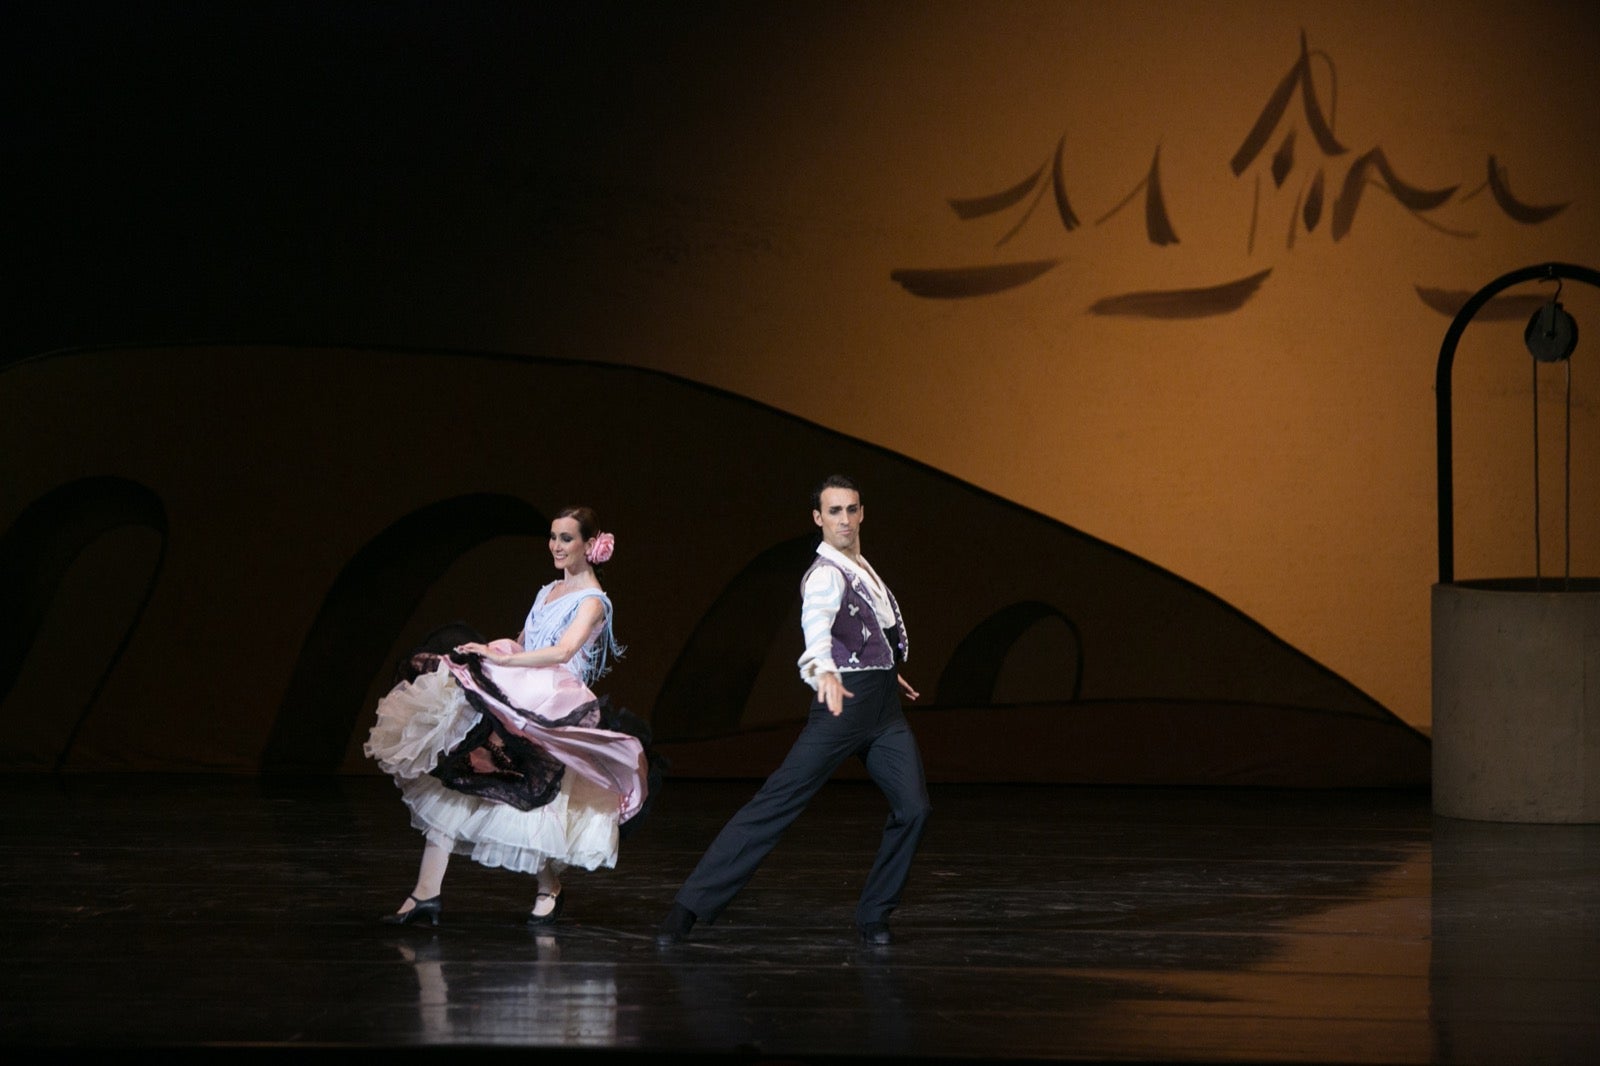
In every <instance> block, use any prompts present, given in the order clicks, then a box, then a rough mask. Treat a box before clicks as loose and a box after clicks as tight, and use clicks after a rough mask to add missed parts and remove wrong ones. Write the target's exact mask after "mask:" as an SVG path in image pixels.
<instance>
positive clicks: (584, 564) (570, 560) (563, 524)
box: [550, 518, 589, 574]
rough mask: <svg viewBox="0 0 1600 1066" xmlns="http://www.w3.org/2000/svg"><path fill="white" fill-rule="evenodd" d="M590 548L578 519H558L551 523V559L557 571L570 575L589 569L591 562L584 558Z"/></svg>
mask: <svg viewBox="0 0 1600 1066" xmlns="http://www.w3.org/2000/svg"><path fill="white" fill-rule="evenodd" d="M588 546H589V542H588V541H586V540H584V539H583V531H582V530H581V529H579V528H578V520H577V519H576V518H558V519H556V520H555V521H554V522H551V523H550V558H551V560H552V561H553V562H554V563H555V564H556V568H557V569H560V570H565V571H567V572H568V573H569V574H575V573H577V572H579V571H580V570H586V569H588V566H589V560H587V559H585V558H584V557H583V552H584V549H585V548H587V547H588Z"/></svg>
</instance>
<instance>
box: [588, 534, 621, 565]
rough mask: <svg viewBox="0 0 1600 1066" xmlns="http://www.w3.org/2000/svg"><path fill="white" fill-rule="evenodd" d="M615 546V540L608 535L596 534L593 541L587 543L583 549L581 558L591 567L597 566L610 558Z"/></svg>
mask: <svg viewBox="0 0 1600 1066" xmlns="http://www.w3.org/2000/svg"><path fill="white" fill-rule="evenodd" d="M616 546H617V538H616V537H613V536H612V535H611V534H610V533H596V534H595V535H594V539H593V540H591V541H589V546H588V547H587V548H585V549H583V557H584V558H585V559H587V560H589V562H590V564H591V565H593V566H599V565H600V564H601V563H603V562H605V561H606V560H607V559H609V558H611V552H612V550H613V549H614V548H616Z"/></svg>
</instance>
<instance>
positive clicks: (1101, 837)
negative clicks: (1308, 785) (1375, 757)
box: [0, 775, 1600, 1064]
mask: <svg viewBox="0 0 1600 1066" xmlns="http://www.w3.org/2000/svg"><path fill="white" fill-rule="evenodd" d="M756 784H757V783H756V782H727V781H716V782H711V781H695V780H678V779H674V780H669V782H668V784H667V787H666V789H665V790H664V791H663V793H662V795H661V797H660V804H659V806H658V807H657V809H656V810H655V811H654V812H653V813H652V814H651V815H650V816H649V820H648V822H647V823H646V824H644V825H643V826H642V827H641V828H640V829H639V831H638V833H636V834H635V835H633V836H632V837H631V838H630V839H629V840H628V841H626V842H625V844H624V847H623V853H622V860H621V863H620V866H619V868H618V869H616V870H612V871H599V872H596V873H583V872H581V871H580V872H575V873H573V874H572V875H571V876H570V877H569V878H568V880H567V891H568V892H569V893H570V895H569V897H568V901H567V905H566V912H565V914H564V915H563V917H562V920H561V921H560V923H559V924H557V925H556V926H555V927H553V928H551V929H547V930H544V931H535V930H531V929H529V928H527V927H526V926H525V925H523V924H522V916H523V914H524V913H525V911H526V908H527V907H528V906H530V905H531V903H532V894H533V882H532V879H531V878H526V877H521V876H518V875H513V874H508V873H505V872H503V871H496V870H485V869H483V868H481V867H477V866H474V865H472V864H471V863H469V862H466V861H464V860H460V859H458V860H457V861H456V863H455V864H454V865H453V866H452V869H451V873H450V877H449V878H448V879H447V881H446V885H445V895H444V901H445V911H444V918H443V923H442V925H441V926H440V927H439V928H438V929H437V930H430V929H421V928H410V927H407V928H393V927H389V926H384V925H381V924H379V923H378V922H377V921H376V920H375V919H376V918H377V916H378V915H379V914H380V913H382V912H384V911H386V910H389V909H392V908H393V907H395V906H396V905H398V904H399V903H400V901H401V900H402V899H403V898H404V897H405V894H406V891H407V890H408V889H409V888H410V885H411V880H412V877H413V875H414V873H415V861H416V859H417V857H418V854H419V852H420V840H419V838H418V837H417V836H416V834H415V833H414V832H413V831H412V830H411V829H410V828H409V826H408V824H407V820H406V815H405V812H404V809H403V807H402V806H401V804H400V802H399V799H398V795H397V793H396V792H395V790H394V787H393V785H392V784H391V783H390V782H389V781H388V779H387V778H381V777H342V778H341V777H332V778H318V779H274V778H250V777H211V776H196V777H165V776H147V775H127V776H96V777H75V776H66V777H54V776H43V775H41V776H23V777H15V778H11V779H10V780H7V781H5V782H4V783H3V784H0V789H3V792H4V799H5V801H6V802H5V803H4V805H3V808H0V811H3V814H0V825H3V830H4V836H3V847H0V877H3V881H4V885H5V895H4V906H3V908H0V974H3V976H0V982H3V984H0V987H3V998H0V1043H3V1045H4V1046H6V1047H8V1048H11V1049H17V1048H25V1049H29V1050H31V1051H32V1052H34V1053H35V1055H36V1056H38V1055H42V1054H46V1053H50V1052H57V1051H59V1052H68V1051H72V1050H74V1049H113V1048H115V1049H123V1048H150V1049H168V1050H173V1051H188V1050H197V1049H215V1048H241V1049H243V1048H253V1049H266V1050H268V1051H274V1050H281V1049H295V1050H299V1051H306V1050H317V1049H332V1050H336V1051H338V1052H340V1053H341V1054H348V1053H350V1052H361V1051H376V1052H380V1053H382V1054H384V1055H385V1056H386V1057H393V1055H394V1053H395V1052H396V1051H399V1050H425V1049H457V1050H461V1049H469V1048H470V1049H474V1050H493V1049H501V1050H505V1051H509V1052H514V1053H517V1054H520V1055H528V1054H529V1053H530V1049H539V1052H538V1054H539V1055H541V1056H542V1059H541V1060H532V1059H530V1060H528V1061H545V1062H549V1061H575V1062H576V1061H610V1060H616V1059H622V1058H627V1059H629V1060H642V1059H643V1058H644V1057H646V1056H647V1055H654V1054H656V1053H660V1052H678V1053H694V1054H697V1055H698V1056H699V1057H700V1058H702V1059H719V1060H723V1061H746V1062H773V1063H779V1062H783V1063H811V1062H815V1063H823V1062H844V1061H850V1060H867V1059H877V1058H894V1057H905V1058H913V1059H917V1060H924V1061H932V1060H949V1061H959V1060H973V1059H985V1060H991V1061H992V1060H1001V1061H1005V1060H1010V1061H1030V1060H1031V1061H1105V1062H1111V1061H1115V1062H1160V1063H1178V1062H1229V1063H1235V1062H1236V1063H1246V1062H1249V1063H1263V1062H1264V1063H1278V1062H1283V1063H1289V1062H1294V1063H1497V1064H1498V1063H1512V1062H1515V1063H1532V1062H1573V1063H1577V1062H1595V1061H1600V827H1596V826H1527V825H1496V824H1486V823H1472V822H1461V821H1453V820H1448V819H1438V818H1435V817H1433V815H1432V814H1431V811H1430V806H1429V800H1428V796H1427V795H1426V794H1425V793H1417V792H1398V793H1396V792H1283V791H1267V790H1247V791H1218V790H1177V789H1143V790H1141V789H1109V788H1092V789H1089V788H1084V789H1075V788H1063V787H1028V786H990V785H984V786H948V785H947V786H942V787H935V788H934V789H933V790H932V795H933V805H934V811H933V818H932V820H931V822H930V824H929V830H928V835H927V837H926V839H925V841H924V845H923V849H922V851H921V853H920V855H919V858H918V861H917V865H916V868H915V872H914V875H913V879H912V883H911V886H910V888H909V889H908V892H907V896H906V899H905V902H904V903H903V905H902V907H901V909H900V911H899V912H898V913H897V914H896V916H895V922H894V928H895V933H896V936H897V942H896V943H895V944H893V945H892V946H890V947H887V948H870V947H866V946H862V945H859V944H857V943H856V942H855V940H854V937H853V932H852V929H851V914H852V909H853V904H854V900H855V893H856V890H857V888H858V886H859V884H860V881H861V879H862V877H863V876H864V875H865V872H866V869H867V866H868V865H869V863H870V861H871V856H872V851H873V849H874V847H875V844H876V837H877V833H878V829H879V827H880V825H881V822H882V819H883V816H884V809H883V805H882V801H881V799H880V797H879V796H878V794H877V793H876V791H875V790H874V789H873V788H872V787H871V786H870V785H867V784H862V783H857V782H843V781H841V782H835V783H833V784H832V785H830V786H829V787H828V789H826V790H825V791H824V792H823V794H822V795H821V796H820V797H819V798H818V800H817V801H816V802H815V803H814V804H813V805H812V807H811V809H810V810H809V811H807V813H806V814H805V815H804V816H803V817H802V818H801V820H800V821H799V822H798V823H797V824H796V825H795V827H794V828H793V829H792V830H791V832H790V833H789V835H788V836H787V837H786V838H785V839H784V841H783V843H782V844H780V846H779V848H778V850H777V851H776V852H774V853H773V855H772V857H771V858H770V859H769V860H768V862H767V864H766V865H765V866H764V867H763V868H762V870H761V872H760V874H759V875H758V876H757V878H756V880H755V881H754V882H753V883H752V884H751V885H750V887H749V888H748V889H747V890H746V891H745V892H744V894H743V895H741V896H740V897H739V898H738V899H737V900H735V902H734V904H733V906H732V907H731V908H730V909H729V911H728V912H727V914H725V915H724V916H723V919H722V920H721V921H720V922H718V923H717V924H716V925H715V926H712V927H705V926H701V927H699V928H697V929H696V930H695V935H694V936H693V938H692V939H691V940H690V941H689V942H688V943H686V944H683V945H681V946H678V947H675V948H671V949H661V948H658V947H657V946H656V944H655V942H654V937H653V932H654V927H655V925H656V923H657V922H658V921H659V920H660V918H661V917H662V915H663V914H664V913H665V911H666V909H667V907H668V905H669V904H670V903H671V901H672V895H673V892H674V890H675V889H676V887H677V885H678V883H679V882H680V881H681V880H682V878H683V877H684V876H685V875H686V874H687V873H688V871H689V869H690V867H691V866H692V865H693V863H694V861H695V860H696V858H697V857H698V855H699V853H700V851H701V849H702V848H703V847H704V846H705V845H706V843H708V842H709V840H710V838H711V837H712V836H713V835H714V833H715V832H716V830H717V828H718V827H719V826H720V825H721V823H722V821H723V820H724V819H725V818H726V817H727V816H728V815H729V814H730V813H732V811H733V810H734V809H735V808H736V807H737V806H738V805H739V804H740V803H742V802H743V800H744V799H745V798H747V797H748V795H749V794H750V793H751V792H752V791H753V789H754V788H755V786H756ZM552 1056H554V1059H552Z"/></svg>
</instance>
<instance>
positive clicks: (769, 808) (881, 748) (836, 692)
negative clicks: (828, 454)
mask: <svg viewBox="0 0 1600 1066" xmlns="http://www.w3.org/2000/svg"><path fill="white" fill-rule="evenodd" d="M865 514H866V509H865V508H864V507H863V506H862V504H861V493H860V492H859V491H858V490H857V488H856V486H855V483H854V482H852V481H851V480H850V479H849V478H847V477H843V476H841V475H838V474H835V475H833V476H832V477H829V478H827V479H826V480H825V481H823V482H822V484H821V485H820V486H818V488H817V490H816V492H814V493H813V494H812V497H811V520H812V521H813V522H815V523H816V524H817V526H818V527H820V528H821V530H822V543H821V544H819V545H818V546H817V557H816V559H815V561H813V562H812V564H811V568H810V569H809V570H807V571H806V573H805V577H804V578H803V579H802V580H801V583H800V587H801V593H802V601H801V605H800V628H801V629H802V630H803V631H804V634H805V641H806V650H805V653H804V654H802V655H801V656H800V663H799V666H800V677H801V679H802V680H803V681H805V682H806V684H808V685H810V686H811V687H812V688H813V689H815V690H816V698H815V699H814V700H813V701H812V703H811V711H810V714H809V716H808V717H807V719H806V724H805V728H804V729H802V730H801V732H800V736H799V737H798V738H796V740H795V742H794V746H793V747H792V748H790V749H789V754H788V756H787V757H786V758H785V759H784V760H783V765H781V766H779V767H778V769H777V770H776V771H775V772H774V773H773V775H772V776H771V777H769V778H767V781H766V784H764V785H762V786H761V789H760V791H759V792H757V793H756V795H755V797H754V798H753V799H751V800H750V802H749V803H747V804H745V805H744V807H742V808H741V809H740V810H739V812H738V813H737V814H735V815H734V816H733V818H732V819H730V820H729V822H728V824H727V825H725V826H724V827H723V828H722V832H720V833H718V834H717V838H716V839H715V840H713V841H712V842H711V846H710V847H709V848H708V849H706V853H705V855H704V856H702V857H701V859H700V863H699V865H698V866H696V867H695V869H694V872H693V873H692V874H690V875H689V879H688V880H687V881H685V882H684V884H683V887H682V888H680V889H679V890H678V895H677V899H676V900H675V902H674V903H673V904H672V909H671V910H670V911H669V912H668V913H667V917H666V920H665V921H663V922H662V923H661V928H660V929H659V930H658V931H657V933H656V943H658V944H661V945H671V944H676V943H678V942H679V941H682V940H683V939H684V938H685V937H687V936H688V935H689V930H690V929H691V928H693V926H694V923H695V922H696V921H697V920H699V919H702V918H703V919H705V921H706V922H708V923H709V922H714V921H716V919H717V916H718V915H719V914H721V913H722V909H723V908H724V907H726V906H727V905H728V903H729V902H730V901H731V900H732V899H733V897H734V896H735V895H737V894H738V893H739V890H740V889H742V888H743V887H744V886H745V884H746V883H747V882H748V881H749V880H750V878H751V877H753V876H754V875H755V872H756V867H757V866H759V865H760V864H761V860H763V859H765V858H766V857H767V853H768V852H770V851H771V850H772V849H773V847H774V846H776V844H777V843H778V838H779V837H780V836H782V835H783V831H784V830H785V829H787V828H789V826H790V824H791V823H793V822H794V820H795V819H796V818H798V817H799V816H800V812H801V811H803V810H805V806H806V804H807V803H808V802H810V800H811V797H812V796H814V795H816V794H817V792H818V790H820V789H821V788H822V786H823V785H824V784H825V783H826V782H827V780H828V779H829V778H830V777H832V776H833V772H834V771H835V770H836V769H838V767H839V764H840V763H842V762H844V761H845V759H847V758H849V757H850V756H852V755H858V756H860V757H861V760H862V761H863V762H864V763H865V764H866V768H867V773H868V775H869V776H870V777H871V778H872V780H873V782H874V783H875V784H877V786H878V787H879V788H880V789H882V790H883V794H884V795H885V796H886V797H887V798H888V800H889V821H888V824H887V825H885V826H884V829H883V842H882V844H881V845H880V846H879V848H878V858H877V861H875V862H874V863H873V865H872V872H871V873H870V874H868V875H867V883H866V885H865V887H864V888H862V890H861V899H860V902H859V903H858V904H857V905H856V929H857V931H858V933H859V934H860V936H861V939H862V940H864V941H866V942H867V943H869V944H887V943H889V942H890V940H891V939H892V938H891V936H890V933H889V912H890V911H892V910H894V908H895V905H896V904H898V903H899V902H900V892H901V890H902V889H903V888H904V887H905V883H906V878H907V876H908V875H909V874H910V872H911V858H912V856H913V855H914V854H915V853H916V850H917V844H918V843H919V842H920V841H921V839H922V830H923V827H924V826H925V825H926V823H927V819H928V790H927V786H926V785H925V783H924V781H923V776H922V756H921V755H920V754H919V753H918V751H917V742H916V740H915V739H914V738H913V737H912V735H911V727H910V726H909V725H907V724H906V718H905V715H904V714H903V713H902V712H901V710H900V694H901V693H902V692H904V693H905V695H906V697H907V698H908V699H913V700H914V699H916V698H917V691H916V690H915V689H913V688H912V687H911V686H910V685H909V684H908V683H907V682H906V680H905V678H903V677H901V676H900V675H899V673H898V669H897V668H898V666H899V664H900V663H901V662H904V661H905V658H906V651H907V648H908V643H907V641H906V629H905V623H904V622H903V621H902V620H901V618H900V606H899V604H898V603H896V602H895V598H894V595H893V594H892V593H891V592H890V591H889V586H887V585H885V584H884V583H883V579H882V578H880V577H879V576H878V573H877V571H875V570H873V568H872V566H871V564H869V563H868V562H867V560H866V559H865V558H863V557H862V555H861V521H862V518H863V517H864V516H865Z"/></svg>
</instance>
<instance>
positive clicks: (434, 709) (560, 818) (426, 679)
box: [362, 663, 620, 873]
mask: <svg viewBox="0 0 1600 1066" xmlns="http://www.w3.org/2000/svg"><path fill="white" fill-rule="evenodd" d="M478 718H479V715H478V712H477V710H476V709H474V708H473V706H472V705H471V704H470V703H468V702H467V698H466V695H465V693H464V692H463V691H462V689H461V686H460V685H459V684H458V683H457V682H456V679H455V677H454V676H453V675H452V674H451V673H450V670H449V668H448V667H447V666H446V665H445V664H444V663H440V665H439V666H438V668H437V669H435V670H434V671H433V672H431V673H427V674H423V675H421V676H420V677H418V678H417V679H416V680H415V681H412V682H409V683H404V684H400V685H397V686H395V688H394V689H392V690H391V691H390V692H389V693H388V695H386V696H384V698H383V699H381V700H379V701H378V720H377V723H376V724H375V725H374V726H373V727H372V731H371V733H370V734H369V735H368V737H367V742H366V744H365V745H363V747H362V750H363V751H364V752H365V753H366V754H367V756H368V757H370V758H372V759H374V760H376V761H377V763H378V765H379V766H380V767H382V768H383V770H384V772H385V773H387V774H389V775H390V776H391V777H393V778H394V780H395V784H396V785H397V786H399V788H400V795H401V797H402V799H404V800H405V804H406V806H407V807H408V808H409V809H410V811H411V824H412V825H413V826H415V827H416V828H417V829H418V830H420V831H421V832H422V833H423V835H424V836H425V837H426V838H427V839H428V841H429V842H430V843H433V844H436V845H438V846H439V847H444V848H450V849H452V850H453V851H454V852H455V853H456V854H460V855H469V856H471V857H472V860H473V861H474V862H476V863H479V864H481V865H484V866H498V867H503V868H505V869H507V870H514V871H517V872H519V873H537V872H538V870H539V869H540V868H541V867H543V866H544V865H545V864H546V863H551V864H553V866H554V869H556V870H558V871H559V870H560V869H562V868H565V867H568V866H577V867H581V868H582V869H585V870H594V869H598V868H600V867H614V866H616V864H617V842H618V823H619V821H620V810H619V807H618V800H617V795H616V793H613V792H609V791H607V790H605V789H603V788H601V787H600V786H598V785H596V784H594V783H593V782H591V781H589V780H588V779H587V778H585V777H584V776H583V775H582V774H580V773H574V772H571V770H570V768H569V771H568V772H567V773H564V774H562V777H561V790H560V792H559V793H558V794H557V795H556V796H555V798H554V799H552V800H551V801H550V802H549V803H546V804H544V805H543V806H540V807H535V808H533V809H532V810H529V811H521V810H518V809H516V808H515V807H512V806H509V805H507V804H504V803H495V802H493V801H490V800H486V799H481V798H479V797H477V796H472V795H468V794H466V793H463V792H456V791H454V790H452V789H449V788H446V787H445V786H444V785H443V784H442V783H440V781H439V780H438V779H437V778H435V777H432V776H430V775H429V771H430V770H432V769H433V768H434V767H436V766H437V765H439V760H440V758H442V757H443V756H444V755H446V754H448V753H449V752H451V751H453V750H455V749H456V748H457V747H458V746H459V745H460V744H461V742H462V741H463V740H465V739H466V736H467V733H468V732H469V731H470V730H471V729H472V727H473V726H475V725H476V724H477V723H478Z"/></svg>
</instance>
